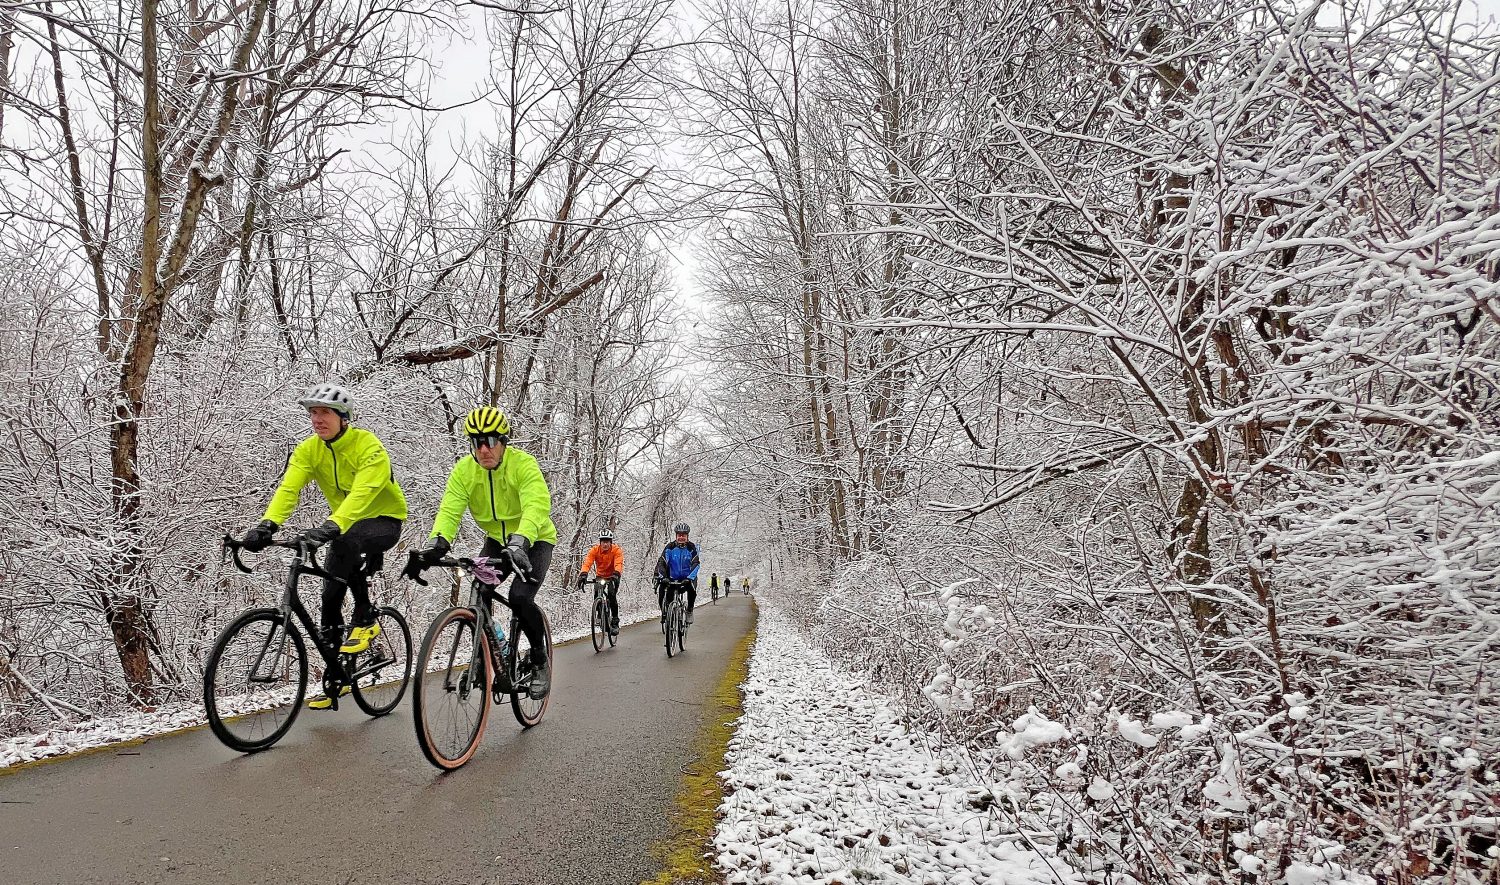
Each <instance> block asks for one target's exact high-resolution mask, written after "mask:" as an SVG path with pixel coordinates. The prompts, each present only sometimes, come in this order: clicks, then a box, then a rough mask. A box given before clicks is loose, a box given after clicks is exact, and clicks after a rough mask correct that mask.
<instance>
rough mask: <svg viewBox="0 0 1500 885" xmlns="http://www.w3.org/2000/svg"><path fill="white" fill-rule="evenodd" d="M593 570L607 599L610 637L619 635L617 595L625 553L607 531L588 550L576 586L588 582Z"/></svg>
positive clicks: (618, 601)
mask: <svg viewBox="0 0 1500 885" xmlns="http://www.w3.org/2000/svg"><path fill="white" fill-rule="evenodd" d="M591 568H592V569H593V570H594V575H595V577H597V578H598V579H599V580H601V581H603V582H604V594H605V596H606V597H608V599H609V632H610V635H611V636H618V635H619V633H620V600H619V599H618V598H617V594H618V593H619V590H620V573H621V572H622V571H624V570H625V551H623V550H621V549H620V548H619V547H618V546H616V545H615V535H614V532H611V531H610V530H609V529H605V530H604V531H602V532H600V533H599V543H597V544H595V545H594V546H592V547H590V548H589V552H588V555H587V556H585V557H584V558H583V568H582V569H581V570H580V571H579V572H578V586H579V587H582V586H583V582H584V581H587V580H588V577H589V569H591Z"/></svg>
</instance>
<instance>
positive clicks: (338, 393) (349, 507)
mask: <svg viewBox="0 0 1500 885" xmlns="http://www.w3.org/2000/svg"><path fill="white" fill-rule="evenodd" d="M298 403H299V404H300V405H302V406H303V407H304V408H306V409H307V415H308V418H309V420H310V421H311V422H312V429H313V435H312V436H309V437H308V438H307V439H305V440H303V441H302V442H301V443H299V444H298V445H297V447H296V448H295V449H293V450H292V454H291V456H290V457H288V458H287V463H286V471H285V472H284V473H283V474H282V476H281V483H280V485H278V486H277V487H276V494H275V495H274V496H273V497H272V498H271V504H270V506H268V507H267V508H266V512H265V515H264V516H263V517H261V521H260V523H259V524H257V525H256V526H255V527H254V528H252V529H250V530H249V531H248V532H246V533H245V536H244V539H243V540H244V544H245V549H246V550H250V551H256V550H264V549H265V548H266V547H267V546H268V545H269V544H270V543H271V537H272V536H273V535H275V534H276V530H277V529H279V528H280V527H281V524H282V523H284V522H286V520H287V518H288V517H290V516H291V515H292V513H293V512H294V511H295V510H296V509H297V501H298V499H299V498H300V497H301V495H302V489H303V488H305V487H306V486H307V485H308V484H309V483H314V482H315V483H317V484H318V488H319V489H320V490H321V491H322V492H323V497H324V498H326V499H327V500H328V506H329V508H330V509H331V510H332V511H333V512H332V513H330V514H329V516H328V519H326V520H324V521H323V524H322V525H320V526H318V527H317V528H315V529H312V530H310V531H306V532H303V533H302V535H301V539H302V540H303V541H305V542H307V543H309V544H311V545H312V546H313V547H320V546H322V545H324V544H327V545H328V555H327V556H325V557H324V559H323V568H324V569H325V570H326V571H327V572H328V573H329V574H330V575H333V576H334V577H336V578H340V579H342V582H340V581H333V580H325V581H324V582H323V613H322V618H321V625H322V630H323V639H324V641H326V642H327V643H329V644H330V645H337V646H339V651H341V652H344V653H347V654H358V653H359V652H362V651H364V650H366V649H368V648H369V647H370V641H371V640H373V639H374V638H375V637H376V636H379V635H380V626H379V625H378V624H377V623H376V622H375V608H374V606H372V605H371V604H370V584H369V577H368V576H369V574H371V573H373V572H374V571H377V570H379V567H380V566H379V563H380V561H381V554H383V553H384V552H385V551H387V550H389V549H391V548H392V547H394V546H395V544H396V540H397V539H398V538H399V537H400V536H401V524H402V522H403V521H405V519H406V495H404V494H402V492H401V487H400V486H399V485H397V484H396V477H395V474H394V473H392V471H391V459H390V457H389V456H388V455H387V454H386V451H385V446H383V445H381V443H380V440H379V439H377V438H376V436H375V434H373V433H371V432H370V431H368V430H365V429H363V428H361V427H355V426H353V425H352V424H350V423H349V422H350V421H351V420H353V417H354V406H353V401H352V400H351V399H350V397H349V391H347V390H345V389H344V388H342V387H340V386H338V385H337V384H319V385H316V386H315V387H313V388H312V389H311V390H309V391H308V392H307V395H306V396H304V397H302V399H300V400H298ZM346 587H347V589H348V590H350V591H353V593H354V625H353V627H352V628H351V629H350V631H349V636H348V638H347V639H346V638H345V637H344V613H343V606H344V592H345V589H346ZM308 706H310V707H312V708H313V709H317V710H323V709H327V708H328V707H330V706H332V701H330V700H329V699H328V698H314V699H313V700H311V701H309V702H308Z"/></svg>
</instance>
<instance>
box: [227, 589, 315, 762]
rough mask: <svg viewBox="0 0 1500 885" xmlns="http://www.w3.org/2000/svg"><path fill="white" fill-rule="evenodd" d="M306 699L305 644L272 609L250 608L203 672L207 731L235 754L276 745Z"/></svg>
mask: <svg viewBox="0 0 1500 885" xmlns="http://www.w3.org/2000/svg"><path fill="white" fill-rule="evenodd" d="M306 694H307V645H306V643H304V642H303V640H302V633H301V632H299V631H298V630H297V627H296V625H295V624H292V623H289V622H288V619H287V618H286V617H285V616H284V615H283V614H282V613H281V612H280V611H279V610H278V609H274V608H257V609H251V610H250V611H247V612H245V613H244V614H242V615H240V616H239V617H238V618H236V619H235V620H234V621H232V622H231V623H230V624H229V626H227V627H225V628H224V630H223V632H221V633H220V634H219V638H218V639H217V640H215V641H214V647H213V650H212V651H211V652H209V654H208V663H206V664H205V665H204V667H203V707H204V710H205V711H207V713H208V727H209V728H210V729H212V730H213V733H214V736H215V737H217V738H218V739H219V740H220V741H223V742H224V746H226V747H228V748H229V749H231V750H238V751H239V752H241V753H254V752H257V751H259V750H264V749H266V748H267V747H269V746H271V745H272V744H274V743H276V742H277V741H279V740H281V738H282V736H284V735H285V734H286V733H287V729H289V728H291V727H292V721H293V720H295V719H296V718H297V711H298V710H300V709H301V707H302V698H303V696H304V695H306Z"/></svg>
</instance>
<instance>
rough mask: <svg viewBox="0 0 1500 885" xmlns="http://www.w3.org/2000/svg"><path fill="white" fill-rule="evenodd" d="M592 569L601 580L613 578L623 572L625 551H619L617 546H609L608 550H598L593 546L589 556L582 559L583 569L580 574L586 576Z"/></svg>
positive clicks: (596, 546)
mask: <svg viewBox="0 0 1500 885" xmlns="http://www.w3.org/2000/svg"><path fill="white" fill-rule="evenodd" d="M590 568H593V569H594V571H595V573H596V574H598V575H599V577H601V578H613V577H614V576H615V575H618V574H619V573H620V572H622V571H624V570H625V551H624V550H621V549H620V545H619V544H611V545H609V550H601V549H599V545H598V544H595V545H594V546H592V547H590V548H589V554H588V555H587V556H585V557H584V558H583V568H582V569H581V570H580V574H585V575H586V574H588V573H589V569H590Z"/></svg>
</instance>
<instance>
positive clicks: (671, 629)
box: [666, 601, 682, 658]
mask: <svg viewBox="0 0 1500 885" xmlns="http://www.w3.org/2000/svg"><path fill="white" fill-rule="evenodd" d="M681 619H682V605H681V604H680V603H678V602H676V601H673V603H672V605H671V606H670V607H669V608H668V609H667V630H666V632H667V657H669V658H670V657H675V656H676V655H677V652H675V651H673V650H672V649H673V647H674V645H675V644H676V642H677V622H678V621H680V620H681Z"/></svg>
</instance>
